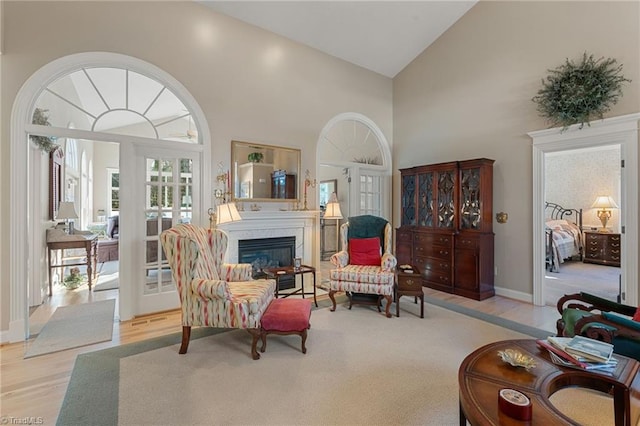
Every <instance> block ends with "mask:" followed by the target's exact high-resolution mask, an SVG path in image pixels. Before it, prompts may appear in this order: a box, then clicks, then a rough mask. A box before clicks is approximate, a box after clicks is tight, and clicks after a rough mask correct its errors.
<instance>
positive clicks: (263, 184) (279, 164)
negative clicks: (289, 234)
mask: <svg viewBox="0 0 640 426" xmlns="http://www.w3.org/2000/svg"><path fill="white" fill-rule="evenodd" d="M300 160H301V153H300V150H299V149H294V148H285V147H281V146H274V145H263V144H257V143H253V142H240V141H231V191H232V194H233V199H234V200H238V201H285V202H298V201H299V199H298V194H299V188H300Z"/></svg>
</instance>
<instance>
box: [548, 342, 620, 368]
mask: <svg viewBox="0 0 640 426" xmlns="http://www.w3.org/2000/svg"><path fill="white" fill-rule="evenodd" d="M537 343H538V346H540V347H542V348H544V349H547V350H548V351H549V355H550V356H551V361H553V362H554V363H555V364H557V365H561V366H563V367H571V368H579V369H582V370H594V371H600V372H605V373H613V372H614V371H615V369H616V367H617V365H618V360H617V359H616V358H614V357H613V356H612V355H613V345H611V344H609V343H605V342H601V341H599V340H594V339H589V338H588V337H582V336H575V337H547V340H537Z"/></svg>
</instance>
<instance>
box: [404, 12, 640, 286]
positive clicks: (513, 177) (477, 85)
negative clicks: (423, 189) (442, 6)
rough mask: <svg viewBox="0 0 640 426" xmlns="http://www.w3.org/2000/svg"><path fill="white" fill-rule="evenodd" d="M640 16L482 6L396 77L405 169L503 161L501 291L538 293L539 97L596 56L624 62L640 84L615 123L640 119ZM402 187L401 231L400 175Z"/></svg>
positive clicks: (499, 185) (630, 89)
mask: <svg viewBox="0 0 640 426" xmlns="http://www.w3.org/2000/svg"><path fill="white" fill-rule="evenodd" d="M639 16H640V3H638V2H537V1H531V2H494V1H481V2H479V3H477V4H476V5H475V6H474V7H473V8H472V9H471V10H470V11H469V12H468V13H467V14H466V15H464V16H463V17H462V18H461V19H460V20H458V22H456V24H455V25H454V26H453V27H451V28H450V29H449V30H448V31H447V32H445V33H444V34H443V35H442V36H441V37H440V38H439V39H438V40H437V41H436V42H435V43H434V44H433V45H431V46H430V47H429V48H427V49H426V50H425V51H424V52H423V53H422V54H420V55H419V56H418V57H417V58H416V59H415V60H414V61H413V62H412V63H411V64H410V65H409V66H408V67H407V68H405V69H404V70H403V71H402V72H401V73H400V74H398V75H397V76H396V77H395V78H394V81H393V92H394V93H393V96H394V103H393V107H394V110H393V116H394V122H393V124H394V143H393V154H394V169H395V170H397V169H400V168H405V167H410V166H415V165H420V164H430V163H439V162H445V161H454V160H465V159H470V158H476V157H488V158H492V159H494V160H496V162H495V166H494V185H493V189H494V194H493V200H494V205H493V210H494V212H501V211H503V212H507V213H508V214H509V221H508V223H506V224H498V223H497V222H494V232H495V234H496V238H495V264H496V266H497V267H498V271H499V274H498V275H497V276H496V277H495V284H496V287H501V288H506V289H509V290H512V291H514V292H520V294H522V295H530V294H532V291H533V266H532V264H533V260H532V259H533V253H532V247H533V240H532V235H531V233H532V220H533V219H532V211H533V208H532V186H533V182H532V154H531V152H532V148H531V139H530V138H529V137H528V136H527V132H530V131H534V130H540V129H544V128H546V127H549V125H548V123H546V122H545V121H544V120H543V119H542V118H540V117H539V116H538V114H537V112H536V108H535V104H534V103H533V102H532V101H531V98H532V97H533V96H535V95H536V92H537V91H538V89H539V88H540V87H541V80H542V78H544V77H545V76H546V75H547V70H548V69H553V68H555V67H557V66H559V65H561V64H563V63H564V61H565V59H566V58H571V59H580V58H581V57H582V54H583V52H585V51H588V52H590V53H593V54H594V55H595V56H596V57H601V56H604V57H611V58H615V59H617V60H618V62H619V63H620V64H623V72H624V75H625V76H626V77H627V78H630V79H631V80H633V82H632V83H631V84H627V85H625V86H624V96H623V97H622V98H621V99H620V101H619V102H618V104H617V105H614V106H613V108H612V110H611V111H610V112H609V113H608V114H607V117H611V116H617V115H623V114H629V113H634V112H638V111H640V84H638V82H640V29H639V19H638V17H639ZM394 188H395V191H394V203H393V205H394V218H395V222H396V223H398V222H399V218H400V198H399V194H400V191H399V188H400V179H399V173H398V172H396V173H395V175H394ZM636 244H637V242H636ZM630 261H631V262H634V261H637V260H634V259H630Z"/></svg>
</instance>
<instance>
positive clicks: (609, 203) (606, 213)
mask: <svg viewBox="0 0 640 426" xmlns="http://www.w3.org/2000/svg"><path fill="white" fill-rule="evenodd" d="M591 208H592V209H598V219H600V222H602V228H600V229H598V232H611V231H610V230H609V229H607V222H608V221H609V219H611V209H617V208H618V205H617V204H616V202H615V201H613V198H611V197H610V196H608V195H599V196H598V197H596V201H594V202H593V205H592V206H591Z"/></svg>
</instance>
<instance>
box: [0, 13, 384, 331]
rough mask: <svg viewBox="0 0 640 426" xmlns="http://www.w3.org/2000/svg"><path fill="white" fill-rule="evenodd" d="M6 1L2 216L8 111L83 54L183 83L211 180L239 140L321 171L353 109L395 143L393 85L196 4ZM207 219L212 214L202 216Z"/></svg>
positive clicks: (5, 280)
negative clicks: (331, 128) (198, 120)
mask: <svg viewBox="0 0 640 426" xmlns="http://www.w3.org/2000/svg"><path fill="white" fill-rule="evenodd" d="M3 3H4V10H3V17H4V25H3V31H4V36H5V38H4V41H5V44H4V48H5V49H4V51H3V55H2V64H1V65H2V75H1V76H0V85H1V86H2V98H1V105H0V107H1V108H2V111H3V114H2V119H1V122H0V124H1V126H2V130H1V133H0V136H1V140H2V144H1V146H0V167H1V171H0V200H1V203H2V204H1V205H0V215H1V216H2V217H3V218H6V217H8V215H9V206H8V204H7V203H8V199H9V183H10V176H9V164H8V161H9V156H10V155H9V142H8V137H9V123H10V114H8V112H9V111H11V108H12V106H13V102H14V99H15V96H16V94H17V92H18V90H19V89H20V87H21V86H22V85H23V84H24V82H25V81H26V80H27V79H28V78H29V76H31V75H32V74H33V73H34V72H35V71H36V70H38V69H39V68H41V67H42V66H44V65H45V64H47V63H49V62H51V61H53V60H55V59H57V58H60V57H63V56H66V55H70V54H74V53H79V52H87V51H108V52H116V53H120V54H125V55H130V56H134V57H137V58H139V59H142V60H144V61H147V62H150V63H152V64H154V65H156V66H158V67H160V68H161V69H163V70H164V71H166V72H168V73H169V74H171V75H172V76H173V77H174V78H176V79H177V80H178V81H180V82H181V83H182V84H183V85H184V86H185V87H186V89H187V90H189V92H190V93H191V94H192V95H193V96H194V97H195V99H196V101H197V102H198V103H199V104H200V107H201V108H202V110H203V112H204V114H205V116H206V119H207V122H208V125H209V127H210V132H211V137H212V155H211V161H210V163H209V164H206V166H208V167H214V173H212V176H215V170H216V169H215V167H217V164H218V163H219V162H223V163H224V164H225V165H226V166H227V167H228V165H229V163H230V151H231V149H230V141H231V140H243V141H252V142H258V143H266V144H272V145H281V146H288V147H294V148H301V149H302V167H301V169H302V170H306V169H309V170H311V171H312V173H313V171H314V170H316V159H315V152H316V141H317V140H318V137H319V133H320V131H321V129H322V128H323V127H324V126H325V125H326V123H327V122H328V121H329V120H330V119H331V118H332V117H334V116H336V115H338V114H340V113H344V112H357V113H360V114H362V115H365V116H367V117H369V118H370V119H371V120H373V121H374V122H375V123H376V124H377V125H378V126H379V127H380V129H381V130H382V132H383V133H385V137H386V138H387V139H388V140H391V139H392V138H391V133H390V132H391V129H392V92H391V90H392V82H391V79H389V78H387V77H383V76H381V75H379V74H376V73H373V72H370V71H366V70H364V69H363V68H360V67H357V66H354V65H351V64H348V63H346V62H344V61H342V60H339V59H337V58H334V57H332V56H329V55H326V54H323V53H320V52H318V51H316V50H313V49H310V48H308V47H305V46H302V45H299V44H297V43H294V42H292V41H289V40H287V39H284V38H282V37H280V36H277V35H274V34H271V33H268V32H266V31H264V30H261V29H258V28H256V27H252V26H249V25H247V24H244V23H242V22H240V21H237V20H234V19H232V18H228V17H225V16H222V15H218V14H215V13H214V12H212V11H210V10H209V9H208V8H206V7H204V6H202V5H200V4H198V3H196V2H162V1H158V2H56V1H51V2H20V1H17V2H14V1H8V2H3ZM34 28H49V29H51V30H47V31H34V30H33V29H34ZM94 166H95V170H99V169H98V167H97V166H96V165H95V164H94ZM98 174H99V173H96V174H95V177H96V178H97V177H98ZM96 185H97V184H96ZM316 202H317V198H315V197H314V198H312V199H310V200H309V204H310V208H315V207H316ZM203 207H204V208H205V209H206V207H207V206H203ZM202 217H207V216H206V214H204V213H203V214H202ZM7 222H8V221H7V220H4V221H2V225H0V226H1V227H2V228H1V229H0V234H2V235H9V232H8V230H9V228H8V226H9V225H8V223H7ZM5 241H7V239H5ZM0 259H1V260H0V270H1V271H0V299H1V300H2V302H1V304H2V306H1V307H2V309H1V317H0V319H1V321H0V325H1V328H0V329H1V330H6V329H7V328H8V319H9V309H8V306H9V301H10V300H11V295H10V294H9V288H10V285H9V265H10V264H11V254H10V253H9V252H8V247H7V244H3V246H2V249H1V251H0Z"/></svg>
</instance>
